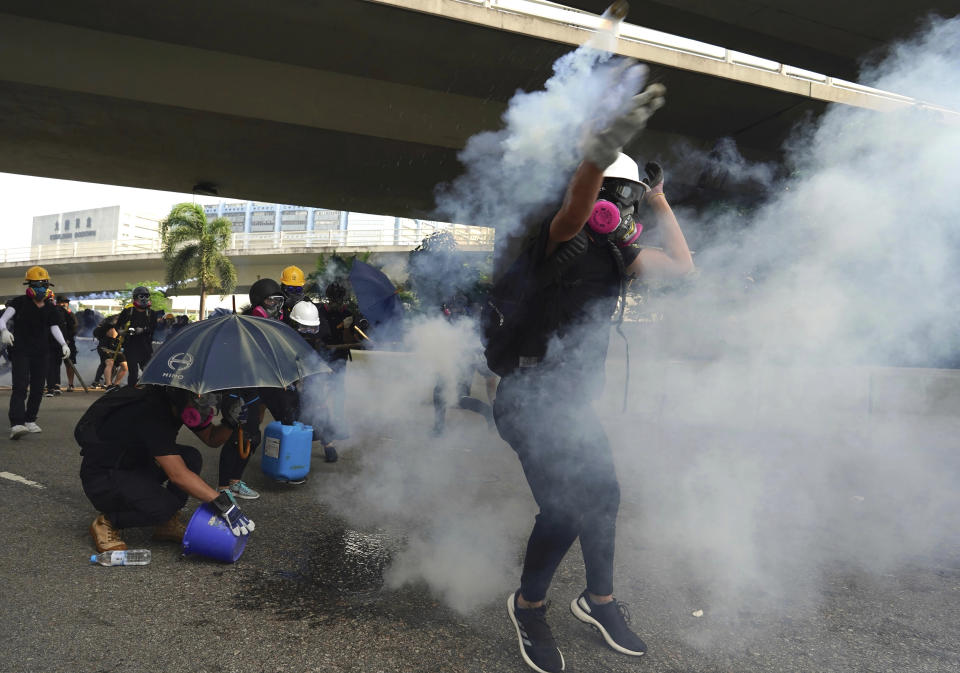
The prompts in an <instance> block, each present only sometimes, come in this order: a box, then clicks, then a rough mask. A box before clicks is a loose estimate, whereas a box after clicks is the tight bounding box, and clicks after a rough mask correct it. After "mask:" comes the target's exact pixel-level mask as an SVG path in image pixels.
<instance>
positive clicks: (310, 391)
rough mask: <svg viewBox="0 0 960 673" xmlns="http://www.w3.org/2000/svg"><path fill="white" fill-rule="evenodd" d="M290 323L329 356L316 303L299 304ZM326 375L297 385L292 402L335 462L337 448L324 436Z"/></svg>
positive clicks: (325, 328) (326, 456)
mask: <svg viewBox="0 0 960 673" xmlns="http://www.w3.org/2000/svg"><path fill="white" fill-rule="evenodd" d="M288 323H289V324H290V326H291V327H293V328H294V329H295V330H297V332H299V333H300V336H302V337H303V339H304V340H305V341H306V342H307V343H308V344H310V346H311V347H312V348H313V349H314V350H315V351H316V352H317V353H318V354H320V353H324V354H325V353H326V351H327V347H326V344H325V341H324V340H325V338H326V337H327V336H328V331H329V327H328V325H327V322H326V321H325V320H320V312H319V311H318V310H317V306H316V304H314V303H313V302H310V301H306V300H303V301H299V302H297V303H296V304H294V305H293V308H292V309H290V317H289V320H288ZM328 379H329V375H327V374H316V375H314V376H309V377H307V378H305V379H303V380H302V381H301V382H300V383H299V384H298V385H297V395H296V398H295V399H294V400H292V402H293V403H294V404H295V407H296V410H295V416H296V417H297V419H298V420H300V422H302V423H304V424H306V425H310V426H311V427H313V441H315V442H317V441H319V442H320V443H321V444H322V445H323V454H324V460H326V461H327V462H328V463H333V462H336V460H337V449H336V448H335V447H334V445H333V442H332V441H331V440H330V438H327V437H324V429H325V428H327V427H328V426H329V417H330V410H329V409H328V408H327V393H328V389H329V386H328Z"/></svg>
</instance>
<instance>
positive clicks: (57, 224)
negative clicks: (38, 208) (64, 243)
mask: <svg viewBox="0 0 960 673" xmlns="http://www.w3.org/2000/svg"><path fill="white" fill-rule="evenodd" d="M53 230H54V231H60V223H59V222H54V223H53Z"/></svg>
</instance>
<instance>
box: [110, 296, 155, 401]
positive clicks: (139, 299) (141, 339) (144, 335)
mask: <svg viewBox="0 0 960 673" xmlns="http://www.w3.org/2000/svg"><path fill="white" fill-rule="evenodd" d="M155 326H156V321H155V320H154V316H153V312H152V311H151V310H150V290H148V289H147V288H145V287H143V286H142V285H141V286H140V287H136V288H134V290H133V304H131V305H130V306H127V307H126V308H124V309H123V310H122V311H120V315H119V316H118V317H117V332H118V333H120V334H122V335H123V354H124V356H125V357H126V360H127V369H128V371H129V376H130V378H129V379H127V385H131V386H135V385H137V381H139V380H140V372H142V371H143V369H144V367H146V366H147V361H149V360H150V357H151V356H152V355H153V329H154V327H155Z"/></svg>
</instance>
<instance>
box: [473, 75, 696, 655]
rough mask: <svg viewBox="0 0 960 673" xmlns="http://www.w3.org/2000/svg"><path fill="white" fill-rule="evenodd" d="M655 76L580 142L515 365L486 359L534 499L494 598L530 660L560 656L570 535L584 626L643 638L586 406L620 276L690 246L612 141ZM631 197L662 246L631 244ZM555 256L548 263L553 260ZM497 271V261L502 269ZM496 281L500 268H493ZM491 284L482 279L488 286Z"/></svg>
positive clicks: (661, 271)
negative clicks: (533, 512)
mask: <svg viewBox="0 0 960 673" xmlns="http://www.w3.org/2000/svg"><path fill="white" fill-rule="evenodd" d="M664 92H665V89H664V87H663V86H661V85H659V84H654V85H651V86H649V87H648V88H647V89H646V90H645V91H643V92H642V93H640V94H637V95H636V96H634V98H633V100H632V104H631V105H630V106H629V109H628V110H627V111H626V112H625V113H624V114H623V115H622V116H620V117H618V118H615V119H614V120H612V122H611V123H610V125H609V126H608V127H606V128H605V129H603V130H600V131H598V132H595V133H593V134H592V135H590V136H589V137H588V138H587V139H586V141H585V143H584V144H583V146H582V155H581V156H582V160H581V162H580V164H579V166H578V167H577V169H576V171H575V173H574V174H573V176H572V177H571V179H570V181H569V183H568V185H567V189H566V194H565V198H564V200H563V203H562V205H561V206H560V209H559V210H558V211H557V212H556V213H554V214H553V215H551V216H550V217H549V218H547V219H546V220H545V221H544V222H543V224H542V226H541V228H540V231H539V237H538V238H537V239H536V242H535V243H533V244H532V247H528V248H527V253H528V257H526V258H525V259H528V260H531V261H530V264H531V265H532V268H533V269H534V271H535V272H539V271H541V270H544V269H550V268H551V265H554V266H555V270H556V271H557V274H556V276H557V277H551V279H550V280H549V283H550V284H549V285H543V286H538V287H537V294H536V295H535V296H536V297H537V298H538V305H537V306H533V307H532V308H539V309H545V310H543V311H541V312H540V313H538V314H537V315H532V314H531V315H527V316H526V318H527V320H526V323H527V324H536V325H537V326H538V327H539V328H540V333H539V334H528V335H527V336H529V337H535V338H532V339H524V340H523V341H522V343H519V345H518V346H517V351H516V352H514V353H512V354H510V355H511V356H512V357H513V359H514V360H515V363H516V364H515V366H514V367H513V368H512V369H507V368H505V367H504V366H502V362H496V363H492V361H491V353H490V351H489V349H488V353H487V355H488V357H487V361H488V364H489V365H490V366H491V369H493V370H494V371H497V370H498V369H499V370H500V371H497V373H501V374H502V376H503V378H502V380H501V382H500V384H499V387H498V390H497V396H496V400H495V402H494V417H495V420H496V424H497V429H498V430H499V432H500V435H501V436H502V437H503V438H504V439H505V440H506V441H507V442H508V443H509V444H510V445H511V447H513V449H514V451H516V453H517V455H518V457H519V458H520V463H521V465H522V467H523V472H524V476H525V477H526V479H527V483H528V484H529V485H530V489H531V491H532V493H533V497H534V499H535V500H536V502H537V505H538V506H539V508H540V511H539V513H538V514H537V516H536V520H535V523H534V526H533V530H532V532H531V534H530V538H529V540H528V543H527V547H526V555H525V558H524V564H523V572H522V575H521V579H520V588H519V589H518V590H516V591H514V592H512V593H511V594H510V595H509V596H508V598H507V610H508V614H509V616H510V619H511V622H512V623H513V625H514V627H515V628H516V632H517V638H518V640H519V643H520V653H521V656H522V658H523V660H524V662H525V663H526V664H527V665H528V666H530V667H531V668H533V669H534V670H536V671H540V672H548V673H553V672H555V671H562V670H563V669H564V661H563V656H562V655H561V653H560V650H559V649H558V647H557V644H556V641H555V640H554V638H553V634H552V632H551V630H550V626H549V625H548V624H547V621H546V594H547V589H548V588H549V586H550V583H551V580H552V578H553V575H554V572H555V571H556V569H557V567H558V566H559V564H560V561H561V560H562V559H563V557H564V556H565V555H566V553H567V551H568V550H569V549H570V547H571V545H572V544H573V542H574V541H575V540H577V539H578V538H579V540H580V548H581V551H582V554H583V559H584V566H585V569H586V589H585V590H584V591H583V592H582V593H581V594H580V595H579V596H578V597H577V598H575V599H574V600H573V601H572V602H571V604H570V608H571V611H572V612H573V614H574V615H575V616H576V617H577V619H579V620H581V621H583V622H586V623H588V624H591V625H593V626H595V627H596V628H597V629H598V630H599V632H600V633H601V634H602V636H603V638H604V640H605V641H606V643H607V644H608V645H609V646H610V647H611V648H613V649H614V650H616V651H618V652H621V653H623V654H628V655H634V656H637V655H641V654H643V653H644V652H645V651H646V645H645V644H644V642H643V641H642V640H641V639H640V638H639V637H638V636H637V635H636V634H635V633H634V632H633V631H632V630H631V629H630V627H629V626H628V624H627V622H626V620H625V619H624V616H623V613H622V611H621V610H620V607H621V606H620V605H618V603H617V601H616V600H615V599H614V597H613V552H614V541H615V525H616V518H617V511H618V508H619V502H620V489H619V484H618V482H617V475H616V471H615V469H614V461H613V455H612V453H611V449H610V445H609V442H608V440H607V437H606V434H605V432H604V429H603V425H602V424H601V422H600V419H599V418H598V416H597V414H596V411H595V410H594V408H593V402H594V400H595V399H596V397H597V395H598V391H599V390H600V388H601V386H602V376H603V371H604V365H605V361H606V351H607V342H608V340H609V331H610V330H609V325H610V318H611V315H612V314H613V313H614V310H615V307H616V306H617V304H618V300H619V301H620V303H621V305H622V302H623V291H624V290H623V288H624V281H625V279H627V278H629V277H631V276H641V277H643V278H650V277H654V276H661V277H677V276H682V275H685V274H687V273H688V272H690V271H691V270H692V268H693V263H692V259H691V256H690V251H689V249H688V247H687V243H686V241H685V239H684V236H683V233H682V232H681V231H680V227H679V225H678V224H677V220H676V218H675V217H674V215H673V212H672V211H671V209H670V206H669V205H668V204H667V198H666V195H665V194H664V191H663V172H662V170H661V168H660V167H659V166H658V165H656V164H653V163H649V164H647V166H646V177H645V178H644V179H643V180H641V178H640V175H639V170H638V168H637V164H636V163H635V162H634V161H633V160H632V159H630V158H629V157H627V156H626V155H624V154H623V153H622V152H621V148H623V146H624V145H625V144H626V143H627V142H628V141H630V140H631V139H632V138H633V137H634V136H635V135H636V134H637V133H638V132H639V131H640V130H641V129H642V128H643V127H644V126H645V124H646V120H647V119H648V118H649V117H650V116H651V115H652V114H653V112H654V111H656V110H657V109H658V108H659V107H661V105H663V102H664V99H663V95H664ZM641 205H643V206H645V207H646V208H648V209H649V211H650V214H651V219H652V221H654V222H655V223H656V225H657V226H658V228H659V230H660V237H661V241H662V245H663V250H656V249H651V248H640V247H637V246H635V245H634V243H635V241H636V239H637V236H638V234H639V229H640V225H639V222H638V220H637V211H638V209H639V208H640V206H641ZM558 259H559V260H562V261H563V263H562V264H560V265H557V264H556V263H555V260H558ZM508 273H509V272H508ZM498 283H499V281H498ZM497 289H498V288H497V286H495V288H494V290H495V291H496V290H497Z"/></svg>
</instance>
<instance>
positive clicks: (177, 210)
mask: <svg viewBox="0 0 960 673" xmlns="http://www.w3.org/2000/svg"><path fill="white" fill-rule="evenodd" d="M232 234H233V229H232V225H231V224H230V220H228V219H226V218H224V217H218V218H215V219H213V220H207V216H206V214H205V213H204V212H203V208H202V207H201V206H199V205H197V204H196V203H178V204H177V205H175V206H174V207H173V208H171V210H170V214H169V215H167V217H166V219H164V220H163V221H162V222H161V223H160V236H161V241H162V244H163V261H164V264H165V265H166V269H167V279H166V280H167V283H169V284H170V285H171V288H172V289H173V290H176V289H177V288H180V287H183V286H184V285H185V284H187V283H189V284H193V283H196V286H197V287H198V288H199V290H200V315H201V316H203V314H204V306H205V304H206V296H207V293H208V292H210V291H219V292H220V293H221V294H224V295H226V294H230V293H231V292H232V291H233V289H234V288H235V287H236V286H237V270H236V268H235V267H234V266H233V262H231V261H230V259H229V258H228V257H227V256H226V255H225V254H224V251H225V250H226V249H227V247H228V246H229V245H230V238H231V236H232Z"/></svg>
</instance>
